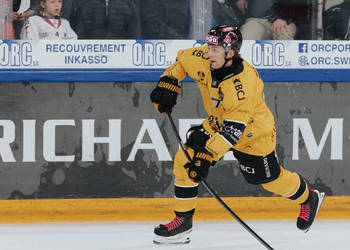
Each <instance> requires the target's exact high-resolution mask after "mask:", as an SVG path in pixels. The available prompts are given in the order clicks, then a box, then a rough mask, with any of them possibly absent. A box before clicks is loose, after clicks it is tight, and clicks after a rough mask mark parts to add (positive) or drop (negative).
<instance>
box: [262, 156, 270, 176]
mask: <svg viewBox="0 0 350 250" xmlns="http://www.w3.org/2000/svg"><path fill="white" fill-rule="evenodd" d="M263 162H264V168H265V173H266V177H267V178H269V177H271V171H270V166H269V163H268V161H267V157H264V159H263Z"/></svg>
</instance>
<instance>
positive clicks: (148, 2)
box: [138, 0, 191, 39]
mask: <svg viewBox="0 0 350 250" xmlns="http://www.w3.org/2000/svg"><path fill="white" fill-rule="evenodd" d="M138 6H139V10H140V19H141V33H142V35H141V38H142V39H187V38H188V34H189V26H190V16H191V15H190V1H188V0H176V1H173V0H139V1H138Z"/></svg>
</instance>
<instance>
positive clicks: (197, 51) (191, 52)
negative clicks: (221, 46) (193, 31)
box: [177, 46, 209, 60]
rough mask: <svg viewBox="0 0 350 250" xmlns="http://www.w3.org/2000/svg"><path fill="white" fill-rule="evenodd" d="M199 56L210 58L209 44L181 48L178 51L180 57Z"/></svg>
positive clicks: (205, 58)
mask: <svg viewBox="0 0 350 250" xmlns="http://www.w3.org/2000/svg"><path fill="white" fill-rule="evenodd" d="M193 56H194V57H197V58H202V59H204V60H209V58H208V46H198V47H193V48H188V49H183V50H179V51H178V53H177V57H178V59H180V58H182V57H186V58H187V57H193Z"/></svg>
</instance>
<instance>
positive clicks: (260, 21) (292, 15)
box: [238, 0, 310, 40]
mask: <svg viewBox="0 0 350 250" xmlns="http://www.w3.org/2000/svg"><path fill="white" fill-rule="evenodd" d="M238 2H239V3H238V7H239V8H240V9H241V10H242V9H244V8H245V9H247V10H249V6H250V5H251V6H254V7H252V13H251V14H252V16H250V17H249V18H248V19H247V21H246V23H245V24H244V25H243V26H242V28H241V31H242V35H243V38H244V39H246V40H271V39H273V40H292V39H309V37H310V32H309V30H308V29H309V23H310V22H309V18H310V17H309V14H308V13H309V8H310V4H308V3H307V1H305V0H272V1H267V0H266V1H265V0H264V1H261V0H255V1H248V0H239V1H238ZM243 2H246V3H245V4H243ZM268 5H270V6H268ZM240 6H243V7H244V8H243V7H240ZM245 6H247V7H245ZM253 10H254V11H253ZM262 10H266V11H264V12H263V11H262ZM254 15H257V17H256V16H254ZM261 15H263V17H262V16H261Z"/></svg>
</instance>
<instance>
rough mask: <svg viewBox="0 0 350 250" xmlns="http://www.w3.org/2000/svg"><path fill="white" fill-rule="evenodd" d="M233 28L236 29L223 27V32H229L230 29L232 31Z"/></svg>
mask: <svg viewBox="0 0 350 250" xmlns="http://www.w3.org/2000/svg"><path fill="white" fill-rule="evenodd" d="M232 30H235V27H225V28H222V30H221V31H222V32H229V31H232Z"/></svg>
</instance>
